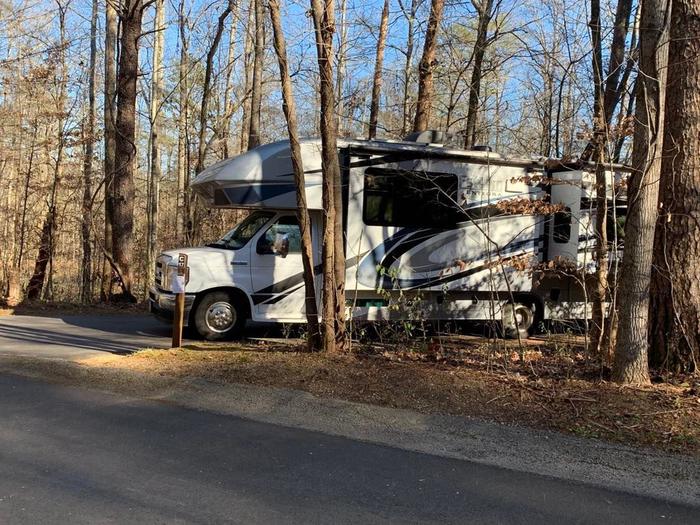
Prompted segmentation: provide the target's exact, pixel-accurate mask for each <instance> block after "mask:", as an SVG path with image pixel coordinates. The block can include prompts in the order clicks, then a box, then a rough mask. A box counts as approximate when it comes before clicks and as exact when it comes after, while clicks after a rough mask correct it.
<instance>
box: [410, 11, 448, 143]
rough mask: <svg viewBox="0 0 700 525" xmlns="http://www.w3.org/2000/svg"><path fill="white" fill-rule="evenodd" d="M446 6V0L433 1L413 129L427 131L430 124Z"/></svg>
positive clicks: (419, 70) (419, 73) (419, 69)
mask: <svg viewBox="0 0 700 525" xmlns="http://www.w3.org/2000/svg"><path fill="white" fill-rule="evenodd" d="M444 7H445V1H444V0H432V1H431V5H430V17H429V18H428V30H427V31H426V33H425V45H424V46H423V56H422V58H421V60H420V64H419V65H418V99H417V100H416V118H415V121H414V122H413V131H425V130H426V129H428V126H429V125H430V114H431V111H432V105H433V96H434V93H433V91H434V88H433V71H434V69H435V50H436V48H437V34H438V29H439V28H440V23H441V21H442V11H443V9H444Z"/></svg>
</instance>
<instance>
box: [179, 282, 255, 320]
mask: <svg viewBox="0 0 700 525" xmlns="http://www.w3.org/2000/svg"><path fill="white" fill-rule="evenodd" d="M213 292H225V293H227V294H228V295H229V297H230V298H231V300H232V301H235V302H237V303H238V304H240V305H241V306H242V307H243V314H244V315H245V317H246V319H250V317H251V305H250V298H249V297H248V294H246V293H245V292H244V291H243V290H241V289H240V288H233V287H231V286H219V287H218V288H209V289H207V290H202V291H201V292H197V296H196V298H195V300H194V303H193V304H192V309H191V310H190V316H191V319H193V318H192V316H194V313H195V312H196V311H197V307H198V306H199V303H200V302H201V301H202V298H204V296H206V295H208V294H210V293H213Z"/></svg>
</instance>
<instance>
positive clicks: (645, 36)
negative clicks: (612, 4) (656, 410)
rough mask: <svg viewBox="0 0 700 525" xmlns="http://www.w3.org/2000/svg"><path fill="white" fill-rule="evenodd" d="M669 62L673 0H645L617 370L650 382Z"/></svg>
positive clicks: (621, 377) (619, 375)
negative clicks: (651, 320)
mask: <svg viewBox="0 0 700 525" xmlns="http://www.w3.org/2000/svg"><path fill="white" fill-rule="evenodd" d="M667 65H668V0H644V2H642V6H641V20H640V34H639V75H638V76H637V87H636V90H637V113H636V123H635V128H634V144H633V152H632V166H633V168H634V172H633V173H632V175H631V177H630V180H629V185H628V188H627V220H626V222H625V253H624V257H623V259H622V271H621V272H620V281H619V284H618V289H619V292H618V293H619V296H620V297H619V300H620V321H619V324H620V326H619V331H618V339H617V347H616V351H615V363H614V364H615V367H614V370H613V375H614V377H615V380H616V381H619V382H621V383H648V382H649V359H648V348H649V343H648V334H649V287H650V284H651V263H652V256H653V246H654V230H655V226H656V219H657V216H658V211H657V206H658V198H659V178H660V176H661V150H662V146H663V130H664V98H665V88H666V86H665V84H666V68H667Z"/></svg>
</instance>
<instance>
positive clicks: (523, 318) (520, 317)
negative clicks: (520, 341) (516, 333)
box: [515, 305, 534, 331]
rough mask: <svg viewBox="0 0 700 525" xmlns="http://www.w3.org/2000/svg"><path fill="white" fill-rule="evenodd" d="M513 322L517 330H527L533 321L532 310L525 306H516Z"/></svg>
mask: <svg viewBox="0 0 700 525" xmlns="http://www.w3.org/2000/svg"><path fill="white" fill-rule="evenodd" d="M515 321H516V323H517V324H518V330H521V331H525V330H529V329H530V327H531V326H532V322H533V321H534V316H533V314H532V310H530V309H529V308H528V307H527V306H523V305H518V306H516V307H515Z"/></svg>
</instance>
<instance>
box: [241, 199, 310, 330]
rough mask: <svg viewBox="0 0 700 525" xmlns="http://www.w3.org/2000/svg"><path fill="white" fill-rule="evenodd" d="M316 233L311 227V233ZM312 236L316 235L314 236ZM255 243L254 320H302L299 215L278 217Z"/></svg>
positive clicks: (258, 236) (302, 273) (286, 214)
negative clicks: (255, 318)
mask: <svg viewBox="0 0 700 525" xmlns="http://www.w3.org/2000/svg"><path fill="white" fill-rule="evenodd" d="M314 230H315V228H312V232H313V231H314ZM312 237H315V236H314V235H313V234H312ZM254 243H255V244H254V245H253V246H251V255H250V272H251V280H252V283H253V295H252V299H253V307H254V309H255V314H256V316H255V317H257V318H260V319H266V320H271V321H281V322H284V321H290V322H293V321H303V320H304V319H305V317H304V315H305V308H304V296H305V294H304V266H303V263H302V260H301V233H300V230H299V222H298V220H297V217H296V214H294V213H291V212H290V213H283V214H280V215H278V216H277V217H276V218H275V219H274V220H273V221H272V222H271V223H270V224H269V225H268V226H267V227H266V228H264V229H263V230H262V231H261V232H259V233H258V235H257V238H256V239H254ZM315 245H316V241H315V239H314V246H315ZM314 252H316V250H315V249H314Z"/></svg>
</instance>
